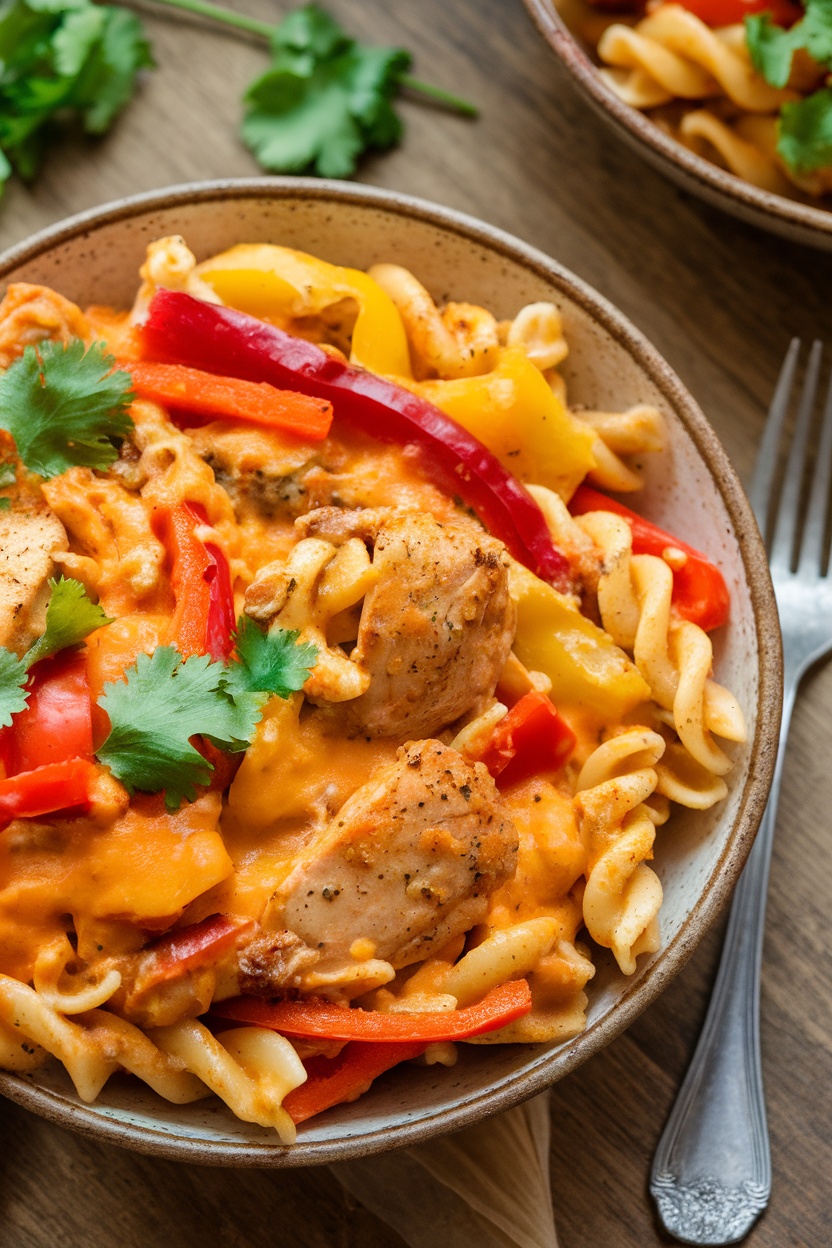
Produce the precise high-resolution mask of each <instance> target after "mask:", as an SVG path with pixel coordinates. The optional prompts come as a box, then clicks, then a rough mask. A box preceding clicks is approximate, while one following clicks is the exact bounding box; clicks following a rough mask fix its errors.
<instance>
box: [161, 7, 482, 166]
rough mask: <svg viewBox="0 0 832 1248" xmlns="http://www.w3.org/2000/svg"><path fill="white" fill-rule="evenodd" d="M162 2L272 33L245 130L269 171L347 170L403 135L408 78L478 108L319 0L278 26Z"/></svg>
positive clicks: (450, 101) (432, 94)
mask: <svg viewBox="0 0 832 1248" xmlns="http://www.w3.org/2000/svg"><path fill="white" fill-rule="evenodd" d="M158 2H159V3H160V4H166V5H169V6H170V7H172V8H176V9H186V10H187V11H188V12H191V13H198V14H200V15H201V16H203V17H209V18H213V19H214V20H215V21H219V22H223V23H224V24H226V25H228V26H234V27H237V28H238V29H240V30H245V31H249V32H250V33H252V34H257V35H260V36H262V37H263V38H264V39H268V41H269V44H270V47H271V51H272V63H271V66H270V67H269V69H268V70H267V71H266V73H265V74H263V75H262V76H261V77H259V78H258V79H257V80H256V81H255V82H253V83H252V84H251V86H250V87H249V88H248V90H247V91H246V93H245V96H244V97H243V98H244V103H245V106H246V115H245V118H244V119H243V123H242V127H241V133H242V137H243V140H244V142H245V143H246V144H247V145H248V146H249V147H250V148H251V150H252V152H253V153H254V155H255V156H256V158H257V160H258V161H259V162H260V164H261V165H262V166H263V168H264V169H267V170H268V171H269V172H271V173H299V172H302V171H303V170H306V169H309V170H311V171H312V172H314V173H317V174H320V175H321V176H322V177H331V178H342V177H349V176H350V175H351V174H353V173H354V172H355V168H356V164H357V161H358V158H359V156H360V155H361V154H362V153H363V152H364V151H366V150H368V149H369V148H376V149H378V150H384V149H386V148H389V147H392V146H393V145H394V144H395V143H397V142H398V141H399V139H400V138H401V134H402V123H401V121H400V120H399V118H398V116H397V115H396V112H395V110H394V108H393V99H394V97H395V95H396V94H397V92H398V91H399V89H400V88H402V87H405V88H407V89H409V90H411V91H415V92H417V93H418V94H420V95H424V96H427V97H428V98H429V99H431V100H434V101H435V102H436V103H438V104H441V105H444V106H445V107H448V108H452V109H455V110H456V111H457V112H460V113H464V114H465V115H466V116H469V117H476V115H477V110H476V109H475V108H474V106H473V105H472V104H469V103H468V102H467V101H466V100H461V99H460V98H459V97H458V96H455V95H451V94H450V93H449V92H447V91H443V90H441V89H440V88H438V87H434V86H431V85H430V84H428V83H424V82H420V81H419V80H418V79H415V78H412V77H411V76H410V75H409V74H408V73H407V70H408V69H409V68H410V63H411V59H412V58H411V56H410V53H409V52H406V51H404V50H403V49H402V48H381V47H374V46H368V45H366V44H361V43H358V42H357V40H355V39H351V38H350V37H349V36H348V35H347V34H346V33H345V32H344V31H343V30H342V29H341V27H340V26H339V25H338V24H337V23H336V22H335V21H334V20H333V19H332V18H331V17H330V16H329V14H327V13H325V12H324V11H323V10H322V9H319V8H318V7H317V6H316V5H314V4H307V5H304V6H303V7H302V8H299V9H296V10H294V11H293V12H291V13H288V14H287V15H286V17H284V18H283V20H282V21H281V22H279V23H278V24H277V25H276V26H272V25H270V24H269V23H267V22H259V21H257V20H255V19H254V18H250V17H246V16H244V15H243V14H239V13H234V12H231V11H230V10H228V9H224V8H221V7H219V6H218V5H215V4H209V3H206V2H204V0H158Z"/></svg>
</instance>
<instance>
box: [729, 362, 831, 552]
mask: <svg viewBox="0 0 832 1248" xmlns="http://www.w3.org/2000/svg"><path fill="white" fill-rule="evenodd" d="M800 348H801V343H800V339H799V338H793V339H792V342H791V345H790V346H789V349H788V351H787V353H786V358H785V359H784V361H783V367H782V368H781V370H780V376H779V379H778V382H777V387H776V389H775V392H774V397H773V398H772V401H771V406H770V408H769V414H768V421H767V422H766V427H765V431H764V434H763V439H762V442H761V443H760V450H759V454H758V457H757V466H756V469H755V472H754V478H753V481H752V484H751V489H750V491H749V497H750V499H751V505H752V507H753V509H754V514H755V516H756V517H757V523H758V524H759V526H760V531H761V533H762V534H763V538H764V539H765V540H766V544H767V547H768V549H769V552H770V558H769V561H770V563H771V565H772V567H774V566H775V565H779V566H780V567H783V568H788V569H790V570H792V571H795V570H797V567H798V566H799V565H801V564H810V565H812V567H813V568H814V570H815V573H816V574H817V572H818V571H820V572H821V574H825V573H826V570H827V564H828V559H827V552H828V548H829V532H828V530H829V523H830V516H829V514H828V511H829V491H830V480H832V379H831V380H830V386H829V390H828V393H827V396H826V402H825V405H824V409H823V412H822V414H818V413H817V410H816V408H817V395H818V389H819V383H820V375H821V362H822V354H823V345H822V343H820V342H817V341H816V342H814V343H813V344H812V347H811V349H810V351H809V356H808V359H807V361H806V368H805V372H804V375H803V385H802V387H801V388H800V391H799V394H798V396H797V405H796V410H795V414H794V421H793V428H792V440H791V446H790V448H789V452H788V457H787V459H786V461H785V464H783V463H782V460H781V444H782V443H783V440H784V437H783V435H784V431H785V429H786V426H787V422H788V418H789V414H790V408H791V405H792V404H791V400H792V397H793V395H795V393H796V386H795V378H796V375H797V371H798V365H799V357H800ZM772 529H773V532H772V531H771V530H772Z"/></svg>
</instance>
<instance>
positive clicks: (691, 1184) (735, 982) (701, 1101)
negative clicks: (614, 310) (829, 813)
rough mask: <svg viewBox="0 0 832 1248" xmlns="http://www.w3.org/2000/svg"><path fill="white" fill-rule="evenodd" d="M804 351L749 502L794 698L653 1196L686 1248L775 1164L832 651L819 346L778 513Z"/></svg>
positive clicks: (736, 1228) (751, 1192)
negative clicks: (781, 850) (785, 829)
mask: <svg viewBox="0 0 832 1248" xmlns="http://www.w3.org/2000/svg"><path fill="white" fill-rule="evenodd" d="M799 351H800V342H799V340H798V339H794V340H793V341H792V343H791V346H790V347H789V350H788V352H787V354H786V358H785V360H784V362H783V367H782V369H781V372H780V377H779V380H778V382H777V388H776V390H775V392H774V398H773V399H772V403H771V407H770V409H769V415H768V421H767V424H766V428H765V433H764V435H763V440H762V443H761V445H760V451H759V455H758V459H757V466H756V469H755V472H754V479H753V482H752V485H751V490H750V492H749V495H750V499H751V505H752V507H753V509H754V514H755V515H756V517H757V522H758V524H759V526H760V531H761V533H762V534H763V537H764V538H765V537H766V534H767V532H768V529H769V519H770V516H771V519H772V521H773V529H774V531H773V534H772V538H771V543H770V547H769V566H770V568H771V576H772V581H773V583H774V591H775V595H776V597H777V607H778V610H779V613H780V625H781V628H782V632H783V665H784V696H783V719H782V722H781V726H780V743H779V748H778V754H777V764H776V767H775V771H774V780H773V782H772V787H771V794H770V796H769V800H768V805H767V807H766V810H765V814H764V815H763V819H762V823H761V824H760V830H759V832H758V834H757V839H756V841H755V844H754V848H753V849H752V851H751V854H750V856H749V858H748V861H747V863H746V866H745V869H744V870H743V873H742V875H741V877H740V881H739V884H738V885H737V889H736V893H735V895H734V900H733V903H732V906H731V915H730V919H729V922H728V928H727V931H726V934H725V946H724V949H723V953H722V960H721V962H720V966H719V971H718V973H717V978H716V983H715V985H714V990H713V995H712V998H711V1002H710V1006H709V1008H708V1013H707V1016H706V1018H705V1023H704V1026H703V1028H702V1034H701V1035H700V1037H699V1043H698V1045H697V1047H696V1052H695V1053H694V1055H693V1060H692V1061H691V1064H690V1067H689V1069H688V1072H687V1075H686V1077H685V1080H684V1083H683V1084H682V1087H681V1089H680V1090H679V1093H678V1096H677V1098H676V1102H675V1104H674V1106H673V1110H672V1112H671V1115H670V1118H669V1119H668V1122H667V1126H666V1127H665V1129H664V1133H663V1135H662V1138H661V1140H660V1141H659V1146H658V1148H657V1150H656V1155H655V1158H654V1160H653V1169H652V1172H651V1176H650V1191H651V1192H652V1194H653V1198H654V1199H655V1201H656V1204H657V1206H658V1209H659V1215H660V1217H661V1220H662V1222H663V1223H664V1225H665V1227H666V1229H667V1230H668V1231H669V1232H670V1233H671V1234H672V1235H674V1236H675V1237H676V1238H677V1239H680V1240H681V1241H682V1242H683V1243H686V1244H736V1243H738V1242H739V1241H740V1240H741V1239H743V1238H744V1236H745V1235H747V1234H748V1232H749V1230H750V1229H751V1227H752V1226H753V1225H754V1223H755V1222H756V1220H757V1218H758V1217H759V1215H760V1213H761V1212H762V1211H763V1209H765V1207H766V1205H767V1204H768V1199H769V1195H770V1192H771V1156H770V1152H769V1142H768V1130H767V1126H766V1110H765V1099H764V1095H763V1080H762V1070H761V1063H760V963H761V954H762V943H763V923H764V918H765V906H766V889H767V886H768V874H769V864H770V862H771V847H772V842H773V838H774V827H775V823H776V820H777V801H778V796H779V792H780V781H781V778H782V774H783V759H784V755H785V746H786V740H787V738H788V735H789V724H790V720H791V714H792V710H793V708H794V703H795V697H796V695H797V690H798V686H799V684H800V681H801V679H802V677H803V675H804V674H805V672H806V671H807V670H808V669H809V668H810V667H811V666H812V664H813V663H815V662H817V660H818V659H820V658H822V657H823V656H824V655H826V654H828V653H829V651H830V650H832V575H829V576H828V575H827V571H826V560H825V555H826V533H827V512H828V509H829V501H830V478H832V384H830V389H829V394H828V396H827V399H826V405H825V409H824V412H823V417H822V424H821V429H820V437H819V444H818V448H817V456H816V458H815V460H814V465H813V467H812V468H811V475H812V480H811V487H810V492H809V501H808V506H807V507H806V510H805V518H804V520H803V523H802V525H801V520H800V518H801V499H802V483H803V480H804V476H805V474H806V471H807V470H808V465H809V464H810V463H811V454H810V449H809V448H810V438H811V432H812V425H813V420H812V416H813V412H814V409H815V400H816V395H817V390H818V380H819V375H820V365H821V351H822V348H821V344H820V343H819V342H816V343H814V345H813V346H812V349H811V352H810V354H809V360H808V363H807V366H806V373H805V378H804V383H803V387H802V391H801V394H800V398H799V401H798V406H797V415H796V420H795V426H794V435H793V439H792V445H791V449H790V451H789V456H788V461H787V465H786V473H785V477H784V480H783V486H782V490H781V492H780V499H779V505H777V506H776V511H775V492H776V491H775V487H776V480H777V464H778V451H779V447H780V442H781V440H782V434H783V428H784V425H785V421H786V416H787V413H788V410H789V407H790V400H791V396H792V391H793V389H794V381H795V372H796V368H797V361H798V355H799Z"/></svg>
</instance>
